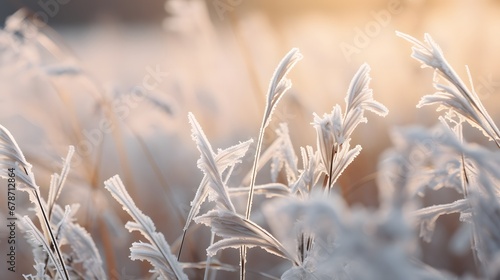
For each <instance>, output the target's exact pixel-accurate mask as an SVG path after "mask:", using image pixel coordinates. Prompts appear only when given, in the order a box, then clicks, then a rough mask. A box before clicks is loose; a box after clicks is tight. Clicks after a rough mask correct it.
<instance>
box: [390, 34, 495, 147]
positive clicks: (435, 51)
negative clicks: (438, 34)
mask: <svg viewBox="0 0 500 280" xmlns="http://www.w3.org/2000/svg"><path fill="white" fill-rule="evenodd" d="M396 34H397V35H398V36H400V37H401V38H403V39H405V40H407V41H409V42H411V43H413V47H412V50H413V53H412V57H413V58H415V59H416V60H418V61H420V62H422V64H423V66H427V67H431V68H433V69H434V70H435V71H436V73H437V74H438V75H439V76H441V77H443V78H444V79H446V80H447V81H448V82H449V83H450V84H451V85H453V87H448V86H445V85H442V84H439V83H438V82H437V81H435V82H434V86H435V88H436V89H437V90H438V92H436V93H435V94H433V95H428V96H424V97H423V98H422V100H421V101H420V102H419V104H418V105H417V107H422V106H426V105H431V104H440V105H441V106H440V107H439V108H438V110H441V109H443V108H446V109H452V110H455V111H456V112H457V113H459V114H460V115H461V116H462V117H464V118H465V119H466V120H467V121H468V122H469V123H470V124H471V125H472V126H474V127H476V128H478V129H479V130H480V131H482V132H483V133H484V135H485V136H486V137H488V138H489V139H490V140H491V141H495V143H496V145H497V146H498V147H499V148H500V130H499V129H498V127H497V126H496V124H495V123H494V122H493V119H492V118H491V117H490V115H489V114H488V112H487V111H486V109H485V108H484V106H483V104H482V103H481V100H480V99H479V97H478V96H477V93H476V92H475V91H474V88H473V87H472V90H469V89H468V88H467V86H466V85H465V83H464V82H463V81H462V80H461V79H460V77H459V76H458V75H457V73H456V72H455V70H453V68H452V67H451V66H450V64H449V63H448V61H446V59H445V58H444V55H443V52H442V50H441V48H440V47H439V46H438V45H437V44H436V42H434V40H433V39H432V37H431V36H430V35H429V34H425V43H422V42H420V41H419V40H417V39H415V38H413V37H411V36H409V35H407V34H404V33H401V32H397V33H396ZM467 72H468V73H469V80H471V78H470V72H469V69H467ZM471 85H472V82H471Z"/></svg>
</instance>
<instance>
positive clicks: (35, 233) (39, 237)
mask: <svg viewBox="0 0 500 280" xmlns="http://www.w3.org/2000/svg"><path fill="white" fill-rule="evenodd" d="M21 222H22V223H24V225H25V227H26V232H28V233H29V234H30V235H31V237H32V239H33V241H34V242H35V243H38V244H39V245H40V246H42V247H43V250H44V251H45V252H46V253H47V254H48V256H49V258H50V260H51V261H52V263H53V264H54V266H55V268H56V270H57V273H58V274H59V276H60V277H61V278H63V277H66V279H68V280H69V276H68V273H67V272H66V271H65V270H66V268H65V267H64V263H62V262H61V259H60V258H59V256H56V255H54V252H53V251H52V250H51V249H50V247H51V245H49V243H47V241H46V240H45V238H44V236H43V234H42V233H41V232H40V231H39V230H38V228H37V227H36V226H35V225H34V224H33V222H32V221H31V219H30V218H29V217H28V216H24V217H22V219H21ZM56 278H57V277H56Z"/></svg>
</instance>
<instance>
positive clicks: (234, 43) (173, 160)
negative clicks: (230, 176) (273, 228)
mask: <svg viewBox="0 0 500 280" xmlns="http://www.w3.org/2000/svg"><path fill="white" fill-rule="evenodd" d="M20 8H25V10H24V12H17V14H16V16H14V17H11V18H10V20H7V18H8V17H9V16H11V15H13V14H14V13H16V11H18V10H19V9H20ZM28 11H29V12H28ZM23 13H24V14H23ZM499 15H500V3H499V1H493V0H476V1H473V0H458V1H438V2H436V1H426V0H376V1H363V0H355V1H331V0H329V1H327V0H322V1H320V0H314V1H307V2H306V1H298V0H293V1H285V0H275V1H264V0H253V1H249V0H207V1H201V0H167V1H160V0H150V1H117V0H105V1H83V0H39V1H16V0H5V1H2V2H0V22H2V23H4V22H5V24H4V26H3V27H4V29H3V30H2V31H1V34H0V84H1V85H2V86H1V90H0V101H1V102H0V123H1V124H2V125H4V126H6V127H7V128H8V129H9V130H10V131H11V132H12V134H13V135H14V137H15V138H16V139H17V141H18V143H19V145H20V147H21V149H22V150H23V151H24V153H25V155H26V157H27V159H28V161H30V162H31V163H32V164H33V165H34V172H35V174H36V176H37V180H38V184H39V185H40V186H41V187H42V191H43V192H44V194H46V191H47V189H46V187H47V186H48V182H49V179H50V174H52V173H54V172H59V171H60V168H61V162H62V160H61V157H64V156H65V154H66V153H67V149H68V146H69V145H74V146H75V147H76V155H75V158H74V163H73V166H72V171H71V173H70V180H69V181H68V184H67V186H66V189H65V190H64V191H63V193H62V197H61V199H60V201H59V202H60V204H69V203H80V204H81V205H82V207H81V209H80V215H79V222H80V223H81V224H82V225H84V226H85V227H86V228H87V229H88V230H89V232H90V233H91V234H92V236H94V238H95V239H96V240H97V242H98V243H99V245H101V246H102V248H103V249H104V250H103V259H105V260H106V263H107V267H108V271H109V273H110V277H111V278H113V279H124V277H126V276H127V275H130V276H131V277H132V278H134V277H136V276H137V275H145V273H146V271H147V270H148V269H149V268H148V265H147V264H141V263H137V262H136V263H132V262H131V261H130V260H129V259H128V257H127V256H128V247H129V245H130V243H131V241H132V240H137V238H138V236H136V235H130V234H128V233H126V232H125V229H123V224H124V222H125V221H127V219H128V217H127V216H126V215H125V214H124V213H122V211H121V210H120V209H118V207H117V204H116V203H115V201H114V200H111V198H110V196H109V195H108V194H107V193H106V192H105V191H104V189H103V181H104V180H106V179H108V178H109V177H111V176H112V175H114V174H119V175H120V176H121V177H122V179H123V180H124V182H125V185H126V186H127V189H128V190H129V191H130V194H131V195H132V197H133V198H134V199H135V201H136V204H137V205H138V206H139V208H141V209H142V210H143V211H144V212H145V213H146V214H148V215H150V216H151V217H152V219H153V220H154V221H155V223H156V225H157V227H158V229H159V230H160V231H162V232H163V233H164V234H165V236H166V238H167V240H168V241H169V242H170V243H171V244H173V247H174V248H175V246H177V245H178V242H179V239H178V237H179V236H180V234H181V230H182V226H183V225H184V224H183V223H184V219H185V217H186V215H187V213H188V211H189V207H190V206H189V202H190V201H191V200H192V198H193V197H194V193H195V191H196V188H197V186H198V184H199V182H200V180H201V176H202V174H201V171H199V170H198V169H197V167H196V160H197V158H198V157H199V155H198V151H197V150H196V147H195V145H194V142H193V141H192V140H191V137H190V127H189V124H188V122H187V113H188V112H193V113H194V114H195V116H196V117H197V119H198V120H199V121H200V123H201V125H202V127H203V128H204V130H205V133H206V134H207V136H208V138H209V140H210V141H211V144H212V146H213V148H214V149H216V148H225V147H229V146H231V145H234V144H236V143H238V142H239V141H244V140H247V139H249V138H254V139H255V138H256V137H257V134H258V127H259V125H260V121H261V115H262V112H263V110H264V106H265V95H266V90H267V86H268V83H269V80H270V78H271V76H272V73H273V71H274V68H275V67H276V65H277V64H278V62H279V61H280V59H281V58H282V57H283V55H284V54H286V53H287V52H288V51H289V50H290V49H291V48H292V47H298V48H299V49H300V51H301V52H302V54H303V55H304V59H303V60H302V61H300V62H299V63H298V65H297V66H296V67H295V68H294V69H293V70H292V72H291V74H290V78H291V79H292V82H293V88H292V89H291V90H290V92H288V94H287V95H286V96H285V97H284V98H283V99H282V101H281V103H280V104H279V105H278V108H277V110H276V112H275V116H274V119H273V122H272V124H271V126H270V127H269V129H268V130H267V133H266V142H265V145H268V144H269V143H270V142H271V141H272V140H273V139H274V137H275V133H274V130H275V129H276V128H277V127H278V124H279V123H280V122H288V124H289V130H290V134H291V138H292V142H293V143H294V145H295V147H296V152H297V153H298V151H299V150H298V149H299V147H300V146H306V145H312V146H315V145H316V133H315V130H314V129H313V127H312V126H311V125H310V123H311V122H312V120H313V115H312V114H313V112H316V113H317V114H318V115H323V114H324V113H329V112H330V111H331V110H332V108H333V106H334V105H335V104H341V106H344V97H345V94H346V91H347V88H348V86H349V82H350V80H351V78H352V76H353V75H354V73H355V72H356V70H357V69H358V68H359V66H360V65H361V64H362V63H364V62H366V63H368V64H369V65H370V66H371V68H372V71H371V76H372V78H373V80H372V82H371V86H372V88H373V90H374V97H375V99H376V100H378V101H380V102H381V103H383V104H385V105H386V106H387V107H388V109H389V111H390V113H389V115H388V116H387V117H386V118H380V117H378V116H375V115H373V114H370V113H368V116H367V117H368V124H362V125H360V126H359V127H358V129H357V131H356V133H355V139H354V142H355V144H360V145H361V146H362V147H363V151H362V153H361V155H360V156H359V157H358V158H357V159H356V160H355V161H354V162H353V164H352V165H351V166H350V167H349V168H348V169H347V171H346V172H345V173H344V175H343V176H342V177H341V180H340V182H339V186H340V187H341V188H342V190H343V195H344V197H345V199H346V200H347V201H348V202H349V203H350V204H363V205H365V206H368V207H377V186H375V178H376V170H377V163H378V158H379V155H380V154H381V153H382V152H383V151H384V150H385V149H387V148H388V147H390V146H391V142H390V138H389V135H390V130H391V128H393V127H397V126H404V125H410V124H413V125H415V124H416V125H424V126H430V125H432V124H434V123H436V121H437V114H436V113H435V112H434V110H435V108H423V109H416V108H415V106H416V104H417V103H418V101H419V100H420V98H421V97H422V96H423V95H425V94H431V93H433V88H432V78H433V73H432V71H431V70H429V69H420V65H419V63H418V62H416V61H415V60H413V59H412V58H410V54H411V48H410V47H411V46H410V44H409V43H408V42H406V41H404V40H403V39H401V38H399V37H397V36H396V35H395V31H396V30H398V31H401V32H404V33H407V34H409V35H411V36H414V37H416V38H418V39H423V35H424V33H429V34H431V35H432V36H433V38H434V39H435V41H436V42H437V43H438V44H440V46H441V48H442V49H443V51H444V54H445V56H446V57H447V59H448V61H449V62H450V63H451V65H452V66H454V67H455V70H456V71H457V72H458V74H459V75H460V76H461V77H462V78H463V80H465V81H467V80H468V79H467V75H466V71H465V67H464V66H465V65H468V66H469V67H470V70H471V74H472V80H473V82H474V86H475V88H476V91H477V92H478V94H479V96H480V98H481V99H482V100H483V102H484V104H485V106H486V109H487V110H488V111H489V112H490V114H491V115H492V117H493V119H494V120H497V121H498V120H500V115H499V114H500V111H499V110H498V106H497V105H496V104H498V102H499V101H500V94H499V89H500V69H499V68H498V65H500V56H498V55H497V52H498V49H499V48H500V40H499V39H498V36H499V34H500V16H499ZM28 19H29V20H28ZM6 20H7V21H6ZM110 124H111V125H110ZM469 132H470V133H469ZM466 133H467V139H468V140H469V141H473V142H474V141H477V142H480V141H483V140H482V139H483V138H482V136H481V135H480V133H478V132H476V131H475V130H470V131H466ZM481 144H485V145H489V143H484V141H483V142H481ZM251 158H252V156H249V157H248V159H247V160H246V161H245V162H243V163H242V165H241V166H240V167H238V168H237V169H236V170H235V175H236V176H237V177H238V176H239V177H243V176H245V175H246V173H247V172H248V171H249V169H250V164H251ZM268 180H269V174H268V173H266V172H265V171H263V172H261V173H260V174H259V177H258V181H261V182H266V181H268ZM2 196H4V194H3V193H2ZM454 196H456V194H453V193H450V192H449V191H442V192H438V194H437V195H436V196H435V197H436V201H435V202H434V201H427V202H424V203H427V204H433V203H437V202H438V201H441V202H443V201H442V200H444V202H448V201H451V200H452V199H453V197H454ZM450 197H451V198H450ZM3 199H4V197H2V201H4V200H3ZM21 199H22V198H21V196H20V198H19V200H21ZM25 203H26V202H25ZM26 206H27V204H26ZM24 209H27V207H24ZM2 211H3V209H2ZM20 211H22V210H20ZM255 215H256V216H255V218H254V219H255V220H256V221H258V222H259V223H264V221H262V217H261V216H260V215H259V213H258V212H257V213H256V214H255ZM3 220H4V219H2V221H3ZM456 220H457V217H451V218H449V220H448V221H446V220H444V221H443V223H441V226H440V227H439V228H438V230H437V232H438V233H437V235H439V234H440V235H439V236H441V237H440V240H446V239H447V237H449V236H450V235H451V232H453V231H454V230H455V228H456V227H457V222H456ZM193 227H198V228H199V230H195V229H192V230H190V233H189V234H188V239H187V242H188V243H187V246H186V250H185V253H183V258H182V260H184V261H201V260H204V248H206V246H205V245H207V244H208V242H209V239H208V238H206V237H207V236H208V235H207V233H208V230H207V231H204V230H206V229H203V228H202V227H199V226H193ZM19 239H20V238H19ZM194 240H196V242H195V244H193V242H194ZM442 243H444V244H442ZM176 244H177V245H176ZM25 249H26V250H24V251H20V252H19V258H20V259H24V260H25V261H23V262H24V263H25V264H26V265H25V267H23V268H22V271H23V272H24V273H27V272H30V271H31V260H32V257H31V251H30V250H29V248H28V247H26V248H25ZM424 249H425V250H424V252H423V254H424V258H423V259H424V261H426V262H428V263H430V264H432V265H433V266H435V267H438V268H443V269H450V270H452V271H454V272H455V273H457V274H461V273H464V272H465V271H469V272H470V271H471V269H472V268H471V267H473V264H472V263H471V259H470V256H453V255H450V253H449V250H448V249H447V247H446V242H441V243H440V244H432V246H431V245H426V246H424ZM227 251H230V250H227ZM232 253H234V252H228V253H226V252H224V256H229V257H227V258H228V259H230V256H232ZM184 254H185V255H184ZM234 256H236V254H234ZM443 256H444V257H443ZM250 258H251V260H250V262H251V263H254V264H255V266H256V267H265V269H266V270H267V271H271V272H273V271H274V272H275V275H279V273H280V272H282V271H283V270H284V268H283V266H279V265H276V264H278V263H279V260H275V261H274V262H268V261H267V260H265V259H259V258H258V253H255V255H250ZM252 258H253V259H252ZM19 263H21V262H19ZM2 265H4V264H2ZM274 266H275V267H274ZM273 267H274V268H273ZM0 269H2V268H1V267H0ZM193 275H194V276H196V273H194V274H192V275H191V276H193Z"/></svg>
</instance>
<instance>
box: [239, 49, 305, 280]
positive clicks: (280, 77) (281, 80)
mask: <svg viewBox="0 0 500 280" xmlns="http://www.w3.org/2000/svg"><path fill="white" fill-rule="evenodd" d="M301 58H302V55H301V54H300V52H299V50H298V49H292V50H291V51H290V52H288V54H287V55H286V56H285V57H284V58H283V59H282V60H281V62H280V64H279V65H278V67H277V68H276V70H275V72H274V75H273V78H272V79H271V83H270V85H269V90H268V93H267V101H266V108H265V110H264V116H263V117H262V123H261V125H260V129H259V137H258V140H257V148H256V150H255V157H254V161H253V166H252V175H251V177H250V190H249V192H248V200H247V207H246V211H245V218H246V219H247V220H249V219H250V213H251V212H252V203H253V195H254V189H255V179H256V178H257V166H258V163H259V158H260V153H261V150H262V142H263V140H264V132H265V129H266V127H267V125H268V124H269V122H270V119H271V115H272V112H273V110H274V108H275V107H276V105H277V103H278V102H279V100H280V99H281V97H282V96H283V95H284V93H285V92H286V91H287V90H288V89H289V88H290V87H291V83H290V81H289V80H288V79H287V78H286V74H287V73H288V72H289V71H290V69H291V68H292V67H293V66H294V65H295V63H297V61H298V60H300V59H301ZM246 250H247V249H246V246H242V247H241V249H240V269H241V270H240V279H241V280H244V279H245V259H246Z"/></svg>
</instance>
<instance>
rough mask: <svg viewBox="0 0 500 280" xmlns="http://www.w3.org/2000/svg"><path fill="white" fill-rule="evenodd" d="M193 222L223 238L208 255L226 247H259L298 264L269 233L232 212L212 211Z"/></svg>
mask: <svg viewBox="0 0 500 280" xmlns="http://www.w3.org/2000/svg"><path fill="white" fill-rule="evenodd" d="M195 221H196V222H197V223H203V224H205V225H207V226H209V227H211V229H212V231H214V232H215V233H216V234H217V235H219V236H221V237H224V238H225V239H223V240H221V241H218V242H216V243H215V244H213V245H212V246H210V247H209V248H208V249H207V252H208V253H209V255H214V254H215V253H217V251H218V250H220V249H223V248H228V247H233V248H238V247H240V246H259V247H261V248H263V249H265V250H266V251H268V252H270V253H273V254H276V255H278V256H280V257H283V258H286V259H288V260H290V261H292V262H293V263H295V264H298V263H299V261H298V260H297V258H296V256H295V255H294V254H292V253H290V252H288V250H286V249H285V247H283V245H282V244H281V243H280V242H279V241H278V240H276V238H274V236H272V235H271V234H270V233H269V232H267V231H266V230H265V229H263V228H262V227H260V226H259V225H257V224H256V223H254V222H252V221H250V220H248V219H245V218H244V217H241V216H240V215H238V214H236V213H234V212H229V211H224V210H212V211H210V212H208V213H206V214H204V215H202V216H200V217H197V218H196V219H195Z"/></svg>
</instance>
